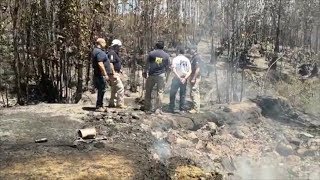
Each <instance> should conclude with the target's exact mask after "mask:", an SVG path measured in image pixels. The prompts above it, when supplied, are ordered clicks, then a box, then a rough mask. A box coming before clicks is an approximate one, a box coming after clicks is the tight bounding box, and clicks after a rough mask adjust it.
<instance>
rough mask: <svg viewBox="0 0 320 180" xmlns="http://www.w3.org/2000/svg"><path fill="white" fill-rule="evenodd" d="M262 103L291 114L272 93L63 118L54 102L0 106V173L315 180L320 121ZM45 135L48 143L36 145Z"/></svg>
mask: <svg viewBox="0 0 320 180" xmlns="http://www.w3.org/2000/svg"><path fill="white" fill-rule="evenodd" d="M264 101H266V102H276V103H278V104H279V105H281V107H283V109H284V110H283V111H277V113H278V114H277V115H279V114H281V113H282V115H285V114H288V113H289V110H288V108H287V109H286V107H290V106H289V105H288V104H287V106H286V103H285V100H283V99H281V100H279V98H272V97H260V98H258V99H256V100H255V101H254V102H253V101H245V102H243V103H240V104H239V103H238V104H231V105H215V106H212V107H211V108H207V110H205V112H203V113H202V114H198V115H188V114H184V115H180V114H175V115H172V114H163V115H147V114H145V113H143V112H140V111H135V110H133V109H131V110H125V111H122V110H116V109H114V110H110V111H109V112H106V113H97V112H93V111H83V110H82V108H81V106H80V105H74V106H66V105H60V106H59V108H61V109H64V111H65V112H70V111H72V113H69V115H67V114H68V113H65V114H63V115H60V116H57V112H59V111H60V109H59V108H58V105H56V106H51V107H50V105H44V108H51V110H49V111H50V113H43V112H45V110H43V112H41V111H39V112H36V111H34V110H36V109H37V108H39V105H37V106H29V107H21V108H16V109H15V111H12V110H10V111H9V110H3V111H2V113H1V116H0V117H1V122H0V123H1V149H0V150H1V156H0V160H1V162H2V163H1V173H0V178H1V179H15V178H16V177H19V178H22V179H37V178H45V179H51V178H60V179H241V178H242V179H247V178H260V179H261V178H262V179H265V178H269V179H276V178H280V177H281V178H283V179H290V178H309V179H317V177H319V138H320V133H319V124H317V122H319V121H318V120H317V119H312V118H311V117H310V116H308V115H305V116H303V115H302V114H300V115H299V118H296V120H300V121H299V122H300V123H297V122H296V120H294V121H290V120H288V119H286V121H280V120H279V117H282V116H277V117H278V119H273V118H271V117H269V116H267V115H266V114H265V113H266V112H264V105H265V104H264V103H263V104H261V102H264ZM82 107H83V106H82ZM289 109H290V108H289ZM59 114H61V113H59ZM263 115H264V116H263ZM284 117H285V116H284ZM302 119H303V121H302ZM310 124H312V126H310ZM86 127H95V128H96V129H97V132H98V135H97V138H96V140H85V141H75V140H76V139H77V133H76V130H77V129H79V128H86ZM43 137H45V138H47V139H48V142H47V143H43V144H36V143H34V140H35V139H37V138H43Z"/></svg>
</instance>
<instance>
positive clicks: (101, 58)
mask: <svg viewBox="0 0 320 180" xmlns="http://www.w3.org/2000/svg"><path fill="white" fill-rule="evenodd" d="M106 45H107V43H106V41H105V40H104V39H102V38H98V39H97V41H96V47H95V48H94V49H93V51H92V66H93V74H94V78H93V81H94V86H95V88H97V90H98V94H97V103H96V108H97V111H105V109H104V108H103V98H104V94H105V92H106V87H107V82H108V81H109V76H108V74H110V73H111V68H110V61H109V58H108V55H107V53H106V52H105V51H104V50H103V48H105V47H106Z"/></svg>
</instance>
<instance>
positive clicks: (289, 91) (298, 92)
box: [274, 78, 320, 114]
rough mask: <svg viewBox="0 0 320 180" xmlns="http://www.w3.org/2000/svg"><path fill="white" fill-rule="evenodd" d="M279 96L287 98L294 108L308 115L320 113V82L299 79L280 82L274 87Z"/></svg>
mask: <svg viewBox="0 0 320 180" xmlns="http://www.w3.org/2000/svg"><path fill="white" fill-rule="evenodd" d="M274 88H275V90H276V92H277V93H278V95H280V96H283V97H285V98H287V99H288V100H289V101H290V103H291V104H292V106H294V107H298V108H300V109H302V110H304V111H306V112H307V113H312V114H317V113H319V112H320V104H319V102H320V81H319V79H310V80H306V81H301V80H299V79H297V78H294V79H291V82H289V83H286V82H283V81H281V82H278V83H276V84H275V85H274Z"/></svg>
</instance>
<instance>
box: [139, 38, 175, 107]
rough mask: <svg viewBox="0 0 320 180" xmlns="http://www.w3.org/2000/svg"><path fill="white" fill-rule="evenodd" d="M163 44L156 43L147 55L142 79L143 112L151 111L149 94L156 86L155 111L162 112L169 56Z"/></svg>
mask: <svg viewBox="0 0 320 180" xmlns="http://www.w3.org/2000/svg"><path fill="white" fill-rule="evenodd" d="M163 49H164V42H163V41H158V42H157V43H156V47H155V50H154V51H151V52H150V53H149V55H148V58H147V62H146V66H145V70H144V72H143V77H144V78H146V79H147V82H146V94H145V104H144V108H143V109H144V110H145V111H151V110H152V109H151V93H152V90H153V87H154V86H155V85H156V86H157V95H158V98H157V103H156V107H155V109H156V111H159V112H160V113H161V112H162V99H163V92H164V88H165V79H166V73H167V72H168V71H169V58H170V57H169V55H168V54H167V53H166V52H164V50H163Z"/></svg>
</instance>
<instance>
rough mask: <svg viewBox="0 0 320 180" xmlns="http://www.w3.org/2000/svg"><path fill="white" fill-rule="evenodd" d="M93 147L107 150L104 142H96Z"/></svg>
mask: <svg viewBox="0 0 320 180" xmlns="http://www.w3.org/2000/svg"><path fill="white" fill-rule="evenodd" d="M93 146H94V147H95V148H98V149H102V148H105V144H104V143H103V142H96V143H94V145H93Z"/></svg>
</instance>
